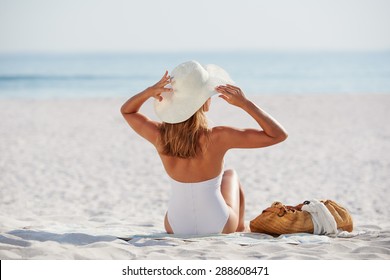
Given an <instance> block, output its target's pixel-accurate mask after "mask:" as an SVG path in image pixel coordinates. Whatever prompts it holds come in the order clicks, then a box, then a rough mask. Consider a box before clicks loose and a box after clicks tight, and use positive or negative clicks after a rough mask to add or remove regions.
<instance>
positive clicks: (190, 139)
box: [160, 106, 210, 158]
mask: <svg viewBox="0 0 390 280" xmlns="http://www.w3.org/2000/svg"><path fill="white" fill-rule="evenodd" d="M209 134H210V133H209V129H208V125H207V117H206V115H205V113H204V110H203V106H202V107H201V108H200V109H199V110H198V111H197V112H196V113H195V114H193V115H192V116H191V118H189V119H188V120H186V121H184V122H181V123H175V124H170V123H165V122H163V123H162V124H161V125H160V143H161V145H162V153H163V154H164V155H167V156H174V157H180V158H194V157H196V156H197V155H198V154H199V153H201V152H202V147H201V145H200V141H199V139H200V136H201V135H205V136H206V138H207V140H208V139H209Z"/></svg>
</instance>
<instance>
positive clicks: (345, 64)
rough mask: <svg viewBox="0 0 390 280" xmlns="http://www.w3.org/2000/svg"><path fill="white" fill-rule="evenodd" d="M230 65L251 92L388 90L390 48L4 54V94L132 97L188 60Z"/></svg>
mask: <svg viewBox="0 0 390 280" xmlns="http://www.w3.org/2000/svg"><path fill="white" fill-rule="evenodd" d="M192 59H195V60H198V61H199V62H201V63H203V64H208V63H214V64H218V65H220V66H222V67H223V68H225V69H226V70H227V71H228V72H229V73H230V75H231V77H232V78H233V80H234V81H235V82H236V84H238V85H239V86H240V87H241V88H242V89H244V91H245V92H246V93H247V94H338V93H353V94H355V93H390V51H389V52H360V53H320V52H318V53H287V52H285V53H284V52H257V53H253V52H235V53H165V54H164V53H160V54H158V53H152V54H149V53H132V54H131V53H130V54H61V55H60V54H34V55H32V54H23V55H22V54H18V55H15V54H13V55H4V54H3V55H0V98H8V97H11V98H63V97H71V98H74V97H82V98H85V97H110V96H112V97H119V96H129V95H131V94H133V93H136V92H138V91H140V90H142V89H144V88H145V87H147V86H149V85H151V84H153V83H155V82H156V81H158V80H159V79H160V77H161V76H162V75H163V73H164V71H165V70H166V69H167V70H172V69H173V68H174V67H175V66H176V65H178V64H179V63H181V62H184V61H188V60H192Z"/></svg>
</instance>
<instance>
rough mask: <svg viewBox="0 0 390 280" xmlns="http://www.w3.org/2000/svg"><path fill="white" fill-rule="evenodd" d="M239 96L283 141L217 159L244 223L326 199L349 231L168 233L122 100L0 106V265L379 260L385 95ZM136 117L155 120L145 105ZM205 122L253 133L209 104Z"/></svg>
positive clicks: (243, 121)
mask: <svg viewBox="0 0 390 280" xmlns="http://www.w3.org/2000/svg"><path fill="white" fill-rule="evenodd" d="M129 97H130V96H129ZM250 98H251V99H252V100H254V101H255V102H256V103H257V104H258V105H259V106H260V107H262V108H263V109H265V110H266V111H267V112H269V113H270V114H271V115H272V116H274V117H275V118H276V119H277V120H278V121H279V122H280V123H281V124H283V126H284V127H285V128H286V129H287V131H288V133H289V138H288V139H287V140H286V141H285V142H283V143H281V144H279V145H276V146H274V147H268V148H263V149H257V150H232V151H230V152H229V153H228V155H227V157H226V168H234V169H236V171H237V172H238V174H239V176H240V179H241V183H242V185H243V187H244V189H245V193H246V203H247V204H246V220H247V222H249V221H250V220H251V219H253V218H254V217H256V216H257V215H258V214H260V213H261V211H262V210H263V209H264V208H266V207H268V206H269V205H270V204H271V203H272V202H274V201H281V202H283V203H285V204H288V205H296V204H298V203H300V202H302V201H304V200H307V199H312V198H325V199H332V200H335V201H337V202H339V203H340V204H341V205H343V206H344V207H346V208H347V209H348V210H349V211H350V213H351V215H352V217H353V219H354V225H355V229H354V231H353V234H351V235H348V236H345V237H337V238H334V237H328V236H315V235H299V234H298V235H286V236H281V237H279V238H274V237H271V236H268V235H263V234H253V233H246V234H238V233H236V234H230V235H216V236H201V237H190V236H175V235H174V236H169V235H167V234H165V233H164V226H163V217H164V214H165V211H166V208H167V204H168V198H169V191H170V189H169V184H168V178H167V175H166V173H165V172H164V170H163V167H162V164H161V162H160V160H159V157H158V155H157V153H156V152H155V150H154V148H153V146H152V145H150V144H149V143H147V142H146V141H144V140H143V139H141V138H140V137H139V136H138V135H136V134H135V133H134V132H133V131H132V130H131V129H130V128H129V127H128V125H127V124H126V122H125V121H124V120H123V118H122V116H121V114H120V112H119V109H120V106H121V105H122V103H123V102H124V101H126V99H127V98H112V99H107V98H104V99H103V98H102V99H51V100H27V99H14V100H12V99H1V100H0V120H1V122H0V128H1V129H0V259H138V260H139V259H154V260H157V259H325V260H328V259H336V260H339V259H374V260H379V259H390V219H389V217H390V207H389V205H390V203H389V202H390V190H389V189H390V188H389V187H390V156H389V155H390V126H389V125H388V120H390V110H389V108H390V95H381V94H359V95H277V96H270V95H259V96H256V97H250ZM143 111H144V112H145V114H147V115H148V116H150V117H151V118H153V119H156V117H155V115H154V112H153V110H152V104H151V102H148V103H147V104H145V106H144V108H143ZM208 116H209V118H210V126H215V125H222V124H223V125H232V126H238V127H256V124H255V123H254V121H253V120H252V119H251V118H250V117H249V116H247V115H246V114H245V113H244V112H242V111H240V110H239V109H237V108H234V107H231V106H230V105H228V104H227V103H225V102H224V101H223V100H220V99H218V98H214V99H213V103H212V107H211V112H210V113H209V114H208ZM117 237H122V238H126V239H127V240H128V241H126V240H123V239H118V238H117Z"/></svg>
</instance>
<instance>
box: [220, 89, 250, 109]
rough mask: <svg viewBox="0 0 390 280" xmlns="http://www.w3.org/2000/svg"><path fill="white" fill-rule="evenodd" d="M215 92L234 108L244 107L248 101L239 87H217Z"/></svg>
mask: <svg viewBox="0 0 390 280" xmlns="http://www.w3.org/2000/svg"><path fill="white" fill-rule="evenodd" d="M215 90H216V91H217V92H218V93H220V95H219V97H221V98H222V99H224V100H226V101H227V102H228V103H229V104H232V105H234V106H237V107H242V106H243V105H244V104H245V102H246V101H247V99H246V97H245V95H244V93H243V92H242V90H241V89H240V88H239V87H236V86H233V85H229V84H227V85H226V86H224V85H221V86H217V87H216V88H215Z"/></svg>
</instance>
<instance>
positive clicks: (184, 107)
mask: <svg viewBox="0 0 390 280" xmlns="http://www.w3.org/2000/svg"><path fill="white" fill-rule="evenodd" d="M203 68H204V69H205V70H206V71H207V72H208V79H207V81H206V82H205V83H204V84H202V86H201V87H199V88H197V89H193V88H191V89H186V94H184V95H183V94H179V93H177V94H175V91H174V92H164V93H162V94H161V96H162V98H163V99H162V101H159V100H157V99H156V100H155V102H154V110H155V113H156V115H157V117H158V118H159V119H160V120H161V121H163V122H166V123H172V124H174V123H180V122H184V121H186V120H188V119H189V118H190V117H191V116H192V115H193V114H195V113H196V111H198V110H199V109H200V108H201V107H202V106H203V104H204V103H205V102H206V101H207V99H209V98H210V97H212V96H213V95H215V94H217V92H216V91H215V87H216V86H218V85H221V84H227V83H230V84H232V83H233V81H232V80H231V78H230V77H229V74H228V73H227V72H226V71H225V70H223V69H222V68H221V67H219V66H217V65H212V64H209V65H206V66H204V67H203Z"/></svg>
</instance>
